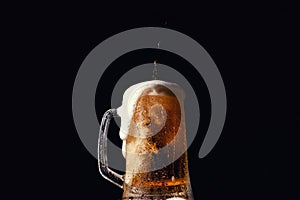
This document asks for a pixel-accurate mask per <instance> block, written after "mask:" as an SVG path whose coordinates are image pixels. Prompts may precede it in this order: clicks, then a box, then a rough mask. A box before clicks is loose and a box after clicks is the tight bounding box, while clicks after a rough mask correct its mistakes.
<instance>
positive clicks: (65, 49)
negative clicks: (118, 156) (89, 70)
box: [5, 3, 300, 199]
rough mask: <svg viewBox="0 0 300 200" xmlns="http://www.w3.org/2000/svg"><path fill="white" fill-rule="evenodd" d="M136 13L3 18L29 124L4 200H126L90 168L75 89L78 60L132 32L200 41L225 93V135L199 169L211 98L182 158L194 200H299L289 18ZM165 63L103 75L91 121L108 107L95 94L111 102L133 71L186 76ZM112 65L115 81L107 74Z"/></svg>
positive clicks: (135, 60)
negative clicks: (160, 69)
mask: <svg viewBox="0 0 300 200" xmlns="http://www.w3.org/2000/svg"><path fill="white" fill-rule="evenodd" d="M25 6H26V7H25ZM135 6H137V5H126V6H125V5H124V6H123V5H120V4H115V5H109V6H108V5H97V6H96V5H94V6H93V5H82V4H76V5H74V4H73V5H71V4H68V5H62V4H56V5H53V4H52V5H50V4H49V5H46V4H45V5H40V4H39V5H38V4H32V5H27V4H26V5H18V6H13V10H14V12H9V13H8V14H7V15H6V18H7V20H6V23H5V24H6V25H8V28H7V29H6V30H10V31H11V32H8V34H7V35H9V36H10V38H12V39H9V40H8V42H9V48H8V51H10V52H12V53H13V54H14V53H15V52H17V53H20V55H19V56H18V57H17V58H16V56H13V59H11V61H12V63H14V62H15V61H16V62H17V63H18V64H16V65H18V66H19V67H20V68H21V69H20V70H19V71H18V73H17V75H16V76H17V78H18V79H19V77H22V78H24V79H25V80H24V81H23V79H20V80H22V81H21V83H20V84H18V85H17V87H16V90H17V91H18V92H17V95H18V97H21V98H19V100H17V103H16V104H18V106H20V107H22V108H24V107H25V109H26V112H27V113H29V114H26V115H25V116H23V115H22V117H21V121H22V122H24V124H26V125H25V126H24V128H25V130H26V131H24V129H23V132H22V133H24V132H25V133H26V134H22V136H23V137H24V139H28V138H30V141H29V142H24V141H23V140H22V141H21V143H22V145H24V144H25V147H24V148H22V150H21V152H20V150H17V153H18V154H20V153H21V155H20V157H19V158H18V161H17V162H18V163H22V167H21V169H22V170H20V167H19V164H16V165H12V166H13V167H11V169H12V170H13V173H11V174H10V175H13V177H14V178H9V182H8V184H7V185H9V186H17V188H18V189H17V191H18V192H12V193H11V194H13V195H15V194H16V195H21V196H24V195H29V196H30V197H31V198H33V199H35V198H36V199H44V198H47V197H49V198H50V197H51V198H67V199H72V198H82V199H93V198H94V199H96V198H98V199H120V197H121V194H122V191H121V190H120V189H119V188H117V187H116V186H114V185H112V184H111V183H109V182H108V181H106V180H104V179H103V178H102V177H101V176H100V174H99V172H98V169H97V161H96V159H95V158H94V157H93V156H92V155H90V154H89V153H88V151H87V150H86V149H85V147H84V146H83V144H82V143H81V141H80V139H79V136H78V134H77V132H76V129H75V125H74V123H73V118H72V106H71V105H72V89H73V83H74V80H75V77H76V73H77V71H78V69H79V67H80V65H81V63H82V62H83V60H84V59H85V57H86V56H87V55H88V54H89V52H90V51H91V50H92V49H93V48H94V47H96V46H97V45H98V44H99V43H101V42H102V41H103V40H105V39H107V38H109V37H110V36H112V35H114V34H117V33H119V32H121V31H125V30H128V29H132V28H137V27H146V26H157V27H166V28H170V29H174V30H177V31H180V32H182V33H184V34H186V35H188V36H190V37H192V38H193V39H195V40H196V41H198V42H199V43H200V44H201V45H202V46H203V47H204V48H205V49H206V51H207V52H208V53H209V54H210V56H211V57H212V58H213V60H214V62H215V63H216V65H217V66H218V68H219V71H220V73H221V75H222V77H223V80H224V83H225V88H226V93H227V100H228V106H227V108H228V111H227V118H226V123H225V126H224V129H223V132H222V135H221V137H220V140H219V141H218V143H217V145H216V146H215V148H214V149H213V151H212V152H211V153H210V154H209V155H208V156H206V157H205V158H203V159H199V158H198V156H197V155H198V151H199V148H200V146H201V142H202V140H203V137H204V135H205V130H206V129H207V124H208V123H209V121H208V119H209V114H210V110H209V108H208V107H209V105H210V102H209V98H208V97H206V98H204V100H201V102H200V106H201V107H200V109H201V111H202V110H203V111H204V113H205V118H203V121H202V122H201V124H200V125H201V127H200V130H199V132H198V135H197V138H196V140H195V141H194V142H193V143H192V145H191V147H190V148H189V152H188V153H189V167H190V176H191V183H192V188H193V193H194V197H195V199H221V198H222V199H271V198H274V197H281V198H282V199H296V198H295V195H298V196H299V194H298V193H299V179H298V177H297V175H298V173H297V172H298V166H297V161H298V160H299V153H298V151H297V149H298V146H299V140H298V136H299V133H300V109H299V102H300V101H299V76H300V74H299V72H298V68H299V62H298V60H297V59H298V58H297V56H298V54H299V45H298V37H299V32H297V26H298V25H299V20H298V19H297V17H299V16H297V12H296V9H295V7H294V6H293V5H279V4H278V5H274V4H269V5H262V4H260V5H237V4H232V5H214V6H211V5H199V6H190V7H189V8H186V7H185V6H183V5H178V4H175V3H170V4H169V5H167V6H163V5H161V4H154V3H153V4H152V5H146V4H145V5H140V7H135ZM166 54H167V53H166V52H158V51H151V50H150V51H142V52H141V51H140V52H133V53H130V55H126V56H123V57H122V58H120V59H119V61H116V62H115V63H114V64H112V65H111V66H110V70H111V72H113V73H114V78H109V76H110V75H109V72H107V73H106V74H105V76H104V77H103V79H101V81H100V82H99V85H98V90H97V95H96V109H97V112H98V113H97V114H98V117H99V118H100V117H101V115H102V113H103V112H104V111H105V110H107V109H108V108H109V106H110V104H109V103H108V102H109V99H110V96H109V95H107V96H102V95H101V96H100V93H101V92H103V91H105V92H106V93H107V94H110V92H111V90H110V89H111V88H112V84H114V82H115V79H117V77H118V76H121V75H122V74H123V73H125V72H126V70H129V69H130V67H133V66H134V65H135V64H141V63H146V62H152V61H153V59H157V58H158V60H159V61H162V62H166V63H168V64H169V65H170V66H172V65H173V66H174V67H175V66H177V68H178V67H179V66H180V63H181V62H182V64H184V61H182V60H180V59H179V58H177V57H176V56H173V57H172V56H171V55H166ZM170 58H171V59H170ZM176 59H177V60H176ZM120 64H123V65H124V69H123V71H116V70H115V71H114V69H116V68H114V66H117V65H120ZM16 65H12V66H16ZM126 66H127V68H126ZM13 70H14V69H13ZM179 70H180V69H179ZM23 72H24V73H26V74H29V75H30V76H27V75H26V76H25V75H24V73H23ZM184 73H185V75H186V76H187V78H188V79H189V80H190V81H191V83H197V82H201V81H202V80H201V77H199V76H198V75H195V74H194V73H190V72H189V71H188V70H186V72H184ZM109 82H111V83H109ZM192 85H193V84H192ZM193 86H194V85H193ZM196 89H197V95H204V96H207V94H206V88H205V84H204V83H203V82H202V83H201V86H200V87H199V88H196ZM28 91H32V92H28ZM187 114H188V113H187ZM27 120H28V121H29V122H27ZM95 142H96V141H95ZM115 142H116V143H118V141H117V140H115ZM27 150H28V151H27ZM14 174H16V176H14ZM13 188H15V187H13ZM297 190H298V191H297Z"/></svg>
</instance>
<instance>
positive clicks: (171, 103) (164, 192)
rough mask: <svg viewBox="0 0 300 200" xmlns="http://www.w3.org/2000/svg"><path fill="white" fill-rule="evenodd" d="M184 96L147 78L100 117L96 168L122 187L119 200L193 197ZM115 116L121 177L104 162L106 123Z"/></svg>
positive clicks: (172, 84)
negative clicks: (122, 162)
mask: <svg viewBox="0 0 300 200" xmlns="http://www.w3.org/2000/svg"><path fill="white" fill-rule="evenodd" d="M183 100H184V92H183V90H182V89H181V88H180V87H179V86H178V85H177V84H174V83H169V82H165V81H160V80H153V81H147V82H142V83H139V84H136V85H133V86H131V87H130V88H128V89H127V90H126V91H125V93H124V96H123V102H122V106H121V107H119V108H118V109H110V110H108V111H107V112H105V114H104V115H103V118H102V121H101V125H100V132H99V141H98V164H99V171H100V173H101V175H102V176H103V177H104V178H106V179H107V180H109V181H111V182H112V183H114V184H115V185H117V186H119V187H120V188H122V189H123V190H124V191H123V197H122V199H139V200H141V199H143V200H144V199H145V200H146V199H158V200H159V199H188V200H191V199H193V195H192V189H191V185H190V178H189V171H188V160H187V146H186V128H185V116H184V109H183ZM116 116H117V117H121V127H120V137H121V139H122V140H123V146H122V153H123V156H124V157H125V158H126V170H125V174H124V175H120V174H118V173H116V172H114V171H112V170H111V169H110V168H109V167H108V163H107V154H106V152H107V133H108V127H109V123H110V120H111V118H112V117H116Z"/></svg>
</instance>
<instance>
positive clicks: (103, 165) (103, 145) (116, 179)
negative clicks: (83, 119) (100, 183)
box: [98, 108, 124, 188]
mask: <svg viewBox="0 0 300 200" xmlns="http://www.w3.org/2000/svg"><path fill="white" fill-rule="evenodd" d="M115 116H117V110H116V109H114V108H112V109H109V110H108V111H106V112H105V113H104V115H103V117H102V121H101V125H100V131H99V138H98V167H99V172H100V174H101V175H102V176H103V177H104V178H105V179H107V180H109V181H110V182H112V183H113V184H115V185H117V186H119V187H120V188H123V182H124V175H120V174H118V173H116V172H114V171H112V170H111V169H109V168H108V163H107V132H108V127H109V124H110V120H111V118H112V117H115Z"/></svg>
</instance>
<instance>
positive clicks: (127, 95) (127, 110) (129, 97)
mask: <svg viewBox="0 0 300 200" xmlns="http://www.w3.org/2000/svg"><path fill="white" fill-rule="evenodd" d="M159 85H162V86H165V87H167V88H168V89H170V90H171V91H172V92H173V93H174V94H175V95H176V97H177V98H178V99H181V100H183V99H184V97H185V94H184V92H183V90H182V89H181V88H180V87H179V85H177V84H176V83H170V82H166V81H161V80H152V81H146V82H141V83H138V84H135V85H132V86H131V87H129V88H128V89H127V90H126V91H125V92H124V95H123V101H122V105H121V106H120V107H119V108H118V109H117V114H118V115H119V116H120V117H121V127H120V133H119V135H120V138H121V139H122V140H123V146H122V152H123V156H124V157H125V151H126V149H125V145H126V141H125V140H126V138H127V136H128V131H129V126H130V123H131V119H132V116H133V112H134V109H135V105H136V103H137V101H138V99H139V98H140V96H141V95H142V93H143V91H144V90H145V89H152V91H151V92H150V93H148V95H158V92H157V91H156V90H155V88H156V86H159Z"/></svg>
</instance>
